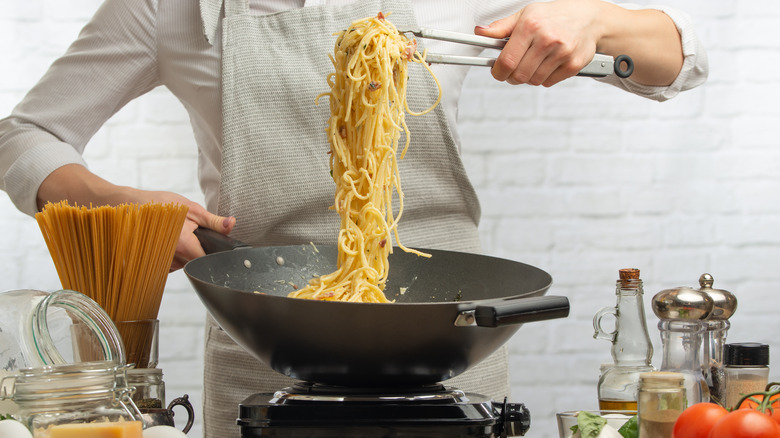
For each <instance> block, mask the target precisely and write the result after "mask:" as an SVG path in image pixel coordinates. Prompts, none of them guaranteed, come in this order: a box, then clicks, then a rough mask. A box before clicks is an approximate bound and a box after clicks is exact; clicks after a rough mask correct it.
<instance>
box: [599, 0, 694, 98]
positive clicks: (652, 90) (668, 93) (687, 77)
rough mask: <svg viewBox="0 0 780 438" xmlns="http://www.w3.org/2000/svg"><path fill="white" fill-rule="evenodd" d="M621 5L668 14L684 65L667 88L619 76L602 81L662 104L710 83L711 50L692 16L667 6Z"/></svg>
mask: <svg viewBox="0 0 780 438" xmlns="http://www.w3.org/2000/svg"><path fill="white" fill-rule="evenodd" d="M621 6H623V7H626V8H629V9H641V8H644V9H657V10H659V11H662V12H664V13H665V14H666V15H668V16H669V18H671V19H672V21H673V22H674V24H675V26H676V27H677V31H678V32H679V33H680V40H681V43H682V51H683V66H682V68H681V69H680V73H679V74H678V75H677V79H675V80H674V82H672V83H671V84H670V85H668V86H666V87H658V86H650V85H643V84H639V83H637V82H634V81H632V80H631V78H630V77H629V78H625V79H623V78H619V77H617V76H615V75H611V76H607V77H605V78H602V79H598V80H599V81H601V82H606V83H609V84H612V85H615V86H618V87H620V88H623V89H625V90H628V91H630V92H632V93H634V94H636V95H639V96H643V97H646V98H648V99H653V100H657V101H659V102H662V101H665V100H669V99H671V98H673V97H675V96H677V95H678V94H680V92H681V91H685V90H690V89H691V88H695V87H698V86H699V85H701V84H703V83H704V82H705V81H706V80H707V76H708V75H709V62H708V59H707V51H706V50H705V48H704V46H703V45H702V43H701V40H700V39H699V37H698V36H697V34H696V30H695V28H694V26H693V22H692V21H691V18H690V16H689V15H688V14H686V13H684V12H682V11H679V10H676V9H673V8H669V7H666V6H646V7H641V8H640V7H639V6H636V5H630V4H624V5H621Z"/></svg>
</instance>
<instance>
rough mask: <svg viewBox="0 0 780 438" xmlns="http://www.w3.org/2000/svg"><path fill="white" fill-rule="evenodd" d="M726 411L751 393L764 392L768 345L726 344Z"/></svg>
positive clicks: (766, 381) (766, 379) (767, 370)
mask: <svg viewBox="0 0 780 438" xmlns="http://www.w3.org/2000/svg"><path fill="white" fill-rule="evenodd" d="M723 353H724V362H725V365H726V366H725V367H724V373H725V378H726V379H725V380H726V406H725V407H726V409H733V408H735V407H736V405H737V403H739V400H740V399H741V398H742V397H743V396H744V395H745V394H750V393H751V392H759V391H764V389H765V388H766V385H767V383H768V381H769V366H768V365H769V345H766V344H759V343H754V342H746V343H740V344H726V347H725V349H724V352H723Z"/></svg>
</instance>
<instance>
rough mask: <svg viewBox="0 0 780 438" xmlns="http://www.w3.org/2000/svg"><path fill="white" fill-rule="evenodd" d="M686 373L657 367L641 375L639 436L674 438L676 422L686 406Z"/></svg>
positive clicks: (638, 398)
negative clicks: (667, 370) (654, 370)
mask: <svg viewBox="0 0 780 438" xmlns="http://www.w3.org/2000/svg"><path fill="white" fill-rule="evenodd" d="M684 382H685V376H684V375H683V374H681V373H673V372H666V371H656V372H650V373H642V374H641V375H640V376H639V393H638V395H637V400H638V404H639V438H671V436H672V429H673V428H674V422H675V421H677V417H679V416H680V414H681V413H682V411H683V410H685V407H686V399H685V388H684V386H683V383H684Z"/></svg>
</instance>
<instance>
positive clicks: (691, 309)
mask: <svg viewBox="0 0 780 438" xmlns="http://www.w3.org/2000/svg"><path fill="white" fill-rule="evenodd" d="M652 307H653V312H654V313H655V314H656V316H658V318H660V319H684V320H702V319H707V318H708V317H709V316H710V314H711V313H712V310H713V308H714V302H713V300H712V298H711V297H710V296H709V295H707V294H706V293H704V292H702V291H700V290H698V289H692V288H690V287H677V288H674V289H666V290H662V291H661V292H658V293H657V294H655V296H654V297H653V301H652Z"/></svg>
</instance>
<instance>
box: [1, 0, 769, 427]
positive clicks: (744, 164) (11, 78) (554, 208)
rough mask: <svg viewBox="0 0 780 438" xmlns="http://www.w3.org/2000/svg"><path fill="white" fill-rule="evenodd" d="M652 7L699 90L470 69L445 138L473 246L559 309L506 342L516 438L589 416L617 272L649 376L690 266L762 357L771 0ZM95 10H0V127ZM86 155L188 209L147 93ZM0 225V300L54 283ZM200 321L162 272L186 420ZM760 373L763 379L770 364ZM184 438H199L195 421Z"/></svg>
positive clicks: (168, 351)
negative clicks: (521, 429)
mask: <svg viewBox="0 0 780 438" xmlns="http://www.w3.org/2000/svg"><path fill="white" fill-rule="evenodd" d="M667 3H669V4H674V5H675V6H676V7H679V8H680V9H683V10H685V11H688V12H689V13H690V14H691V15H692V16H693V19H694V21H695V22H696V23H697V26H698V29H699V34H700V36H701V38H702V40H703V41H704V44H705V45H706V46H707V48H708V50H709V56H710V65H711V75H710V80H709V82H708V83H707V84H706V85H705V86H703V87H701V88H699V89H696V90H694V91H691V92H688V93H686V94H683V95H681V96H679V97H678V98H676V99H674V100H672V101H670V102H666V103H662V104H659V103H656V102H650V101H645V100H642V99H640V98H637V97H635V96H631V95H628V94H626V93H623V92H620V91H618V90H615V89H613V88H611V87H608V86H605V85H601V84H597V83H594V82H593V81H590V80H587V79H582V78H577V79H572V80H570V81H568V82H566V83H564V84H560V85H559V86H556V87H554V88H551V89H538V88H532V87H509V86H506V85H504V84H500V83H496V82H495V81H493V80H492V79H491V77H490V76H489V74H488V72H487V70H482V69H475V70H474V71H472V73H471V74H470V76H469V78H468V80H467V81H466V85H465V89H464V91H463V99H462V105H461V109H460V116H461V123H460V125H461V126H460V131H461V135H462V138H463V155H464V158H465V161H466V166H467V168H468V171H469V172H470V174H471V176H472V178H473V181H474V184H475V185H476V187H477V189H478V192H479V195H480V197H481V200H482V205H483V222H482V227H481V234H482V237H483V238H484V244H485V248H486V251H487V252H488V253H489V254H492V255H497V256H501V257H506V258H511V259H514V260H518V261H523V262H526V263H530V264H532V265H536V266H539V267H541V268H543V269H545V270H547V271H548V272H550V273H551V274H552V276H553V279H554V286H553V288H552V290H551V291H550V293H552V294H558V295H566V296H568V297H569V298H570V300H571V306H572V307H571V316H570V317H569V318H567V319H564V320H556V321H549V322H542V323H535V324H529V325H527V326H525V327H523V328H522V329H521V330H520V331H519V333H518V334H517V335H516V336H515V337H514V338H513V339H512V340H511V341H510V344H509V345H510V348H511V352H512V355H511V366H512V383H513V394H512V395H513V399H514V401H518V402H524V403H526V404H527V405H528V406H529V408H530V409H531V412H532V415H533V425H532V429H531V432H530V433H529V436H531V437H534V438H543V437H554V436H556V425H555V420H554V414H555V412H556V411H561V410H569V409H585V408H595V407H596V398H595V384H596V378H597V374H598V368H599V364H600V363H602V362H605V361H607V360H609V344H608V343H607V342H603V341H596V340H594V339H593V338H592V329H591V320H592V317H593V314H594V313H595V312H596V311H597V310H598V309H599V308H601V307H603V306H608V305H614V301H615V298H614V281H615V277H616V274H617V270H618V269H619V268H623V267H638V268H640V269H642V277H643V278H644V280H645V290H646V296H645V303H646V305H648V314H649V316H648V325H649V328H650V333H651V337H652V339H653V341H654V343H655V346H656V359H655V364H656V365H659V364H660V350H661V346H660V342H659V338H658V331H657V329H656V328H655V325H656V322H657V320H656V319H655V318H654V317H652V312H650V310H649V299H650V297H652V295H653V294H655V293H656V292H658V291H660V290H662V289H665V288H669V287H675V286H680V285H687V286H695V285H696V282H697V279H698V277H699V275H700V274H702V273H704V272H710V273H712V274H713V275H714V276H715V280H716V283H715V286H716V287H720V288H724V289H728V290H731V291H732V292H734V293H735V294H736V295H737V296H738V298H739V300H740V307H739V310H738V312H737V314H736V315H735V316H734V318H733V319H732V323H733V328H732V330H731V332H730V334H729V340H730V341H761V342H765V343H768V344H770V346H771V348H772V349H773V351H775V350H777V349H779V348H780V344H778V342H777V341H776V338H775V337H774V336H773V335H775V334H776V333H778V330H779V329H780V322H778V321H780V320H779V319H778V318H777V317H776V314H777V312H778V310H779V309H780V305H777V304H776V303H778V299H777V287H778V286H777V285H778V283H780V269H778V267H779V266H778V265H779V264H780V174H779V173H778V172H777V168H776V163H778V162H780V147H778V146H780V145H779V144H778V143H780V140H778V138H780V123H778V121H779V119H778V117H779V116H780V106H778V105H777V102H778V101H780V73H779V72H778V71H779V70H780V42H778V39H777V38H776V29H777V27H778V25H780V3H778V2H775V1H771V0H752V1H749V2H747V1H745V2H738V1H736V0H715V1H703V0H698V1H697V0H681V1H676V2H667ZM99 4H100V1H99V0H68V1H66V2H63V1H54V0H27V1H18V0H11V1H3V2H0V41H2V43H0V59H2V68H0V117H2V116H4V115H7V114H8V113H9V112H10V111H11V109H12V107H13V105H14V104H15V103H16V102H17V101H18V100H19V99H20V98H21V97H22V96H23V94H24V92H25V91H26V89H28V88H29V87H31V86H32V85H33V84H34V82H35V81H36V80H37V78H38V77H40V76H41V75H42V74H43V72H44V71H45V69H46V68H47V66H48V65H49V63H51V61H52V60H53V59H54V58H55V57H56V56H58V55H59V54H61V53H62V52H63V51H64V49H65V47H66V46H67V44H68V43H69V42H70V41H71V40H72V39H73V38H74V37H75V36H76V34H77V33H78V30H79V29H80V27H81V26H82V25H83V23H84V22H85V21H86V20H87V19H88V18H89V16H91V14H92V12H93V11H94V10H95V9H96V8H97V6H98V5H99ZM87 156H88V158H89V161H90V164H91V166H92V167H93V169H94V170H95V171H97V172H98V173H100V174H102V175H103V176H105V177H107V178H109V179H111V180H112V181H114V182H116V183H120V184H133V185H138V186H141V187H144V188H156V189H168V190H174V191H179V192H181V193H182V194H184V195H186V196H189V197H191V198H193V199H196V200H201V199H202V195H201V194H200V190H199V188H198V185H197V182H196V174H195V160H196V149H195V144H194V141H193V140H192V135H191V131H190V128H189V122H188V117H187V115H186V113H185V112H184V110H183V109H182V108H181V106H180V104H179V103H178V101H177V100H176V99H174V98H173V97H171V96H170V95H169V94H168V93H167V92H165V91H164V90H156V91H154V92H152V93H150V94H149V95H147V96H145V97H143V98H142V99H139V100H137V101H135V102H132V103H131V104H130V105H128V106H127V107H126V108H125V109H123V110H122V111H121V112H120V113H119V114H117V115H116V116H115V117H114V118H113V119H112V120H111V121H110V123H109V124H107V125H106V126H105V128H104V129H102V130H101V131H100V132H99V133H98V134H97V135H96V137H95V138H94V139H93V141H92V144H91V145H90V146H89V147H88V148H87ZM0 227H2V229H3V230H4V232H3V233H0V278H2V280H0V290H7V289H21V288H36V289H43V290H55V289H57V288H58V286H59V282H58V280H57V276H56V273H55V271H54V268H53V265H52V263H51V260H50V258H49V255H48V253H47V251H46V248H45V246H44V244H43V241H42V239H41V238H40V237H39V236H40V232H39V230H38V229H37V225H36V224H35V222H34V221H33V220H32V219H30V218H28V217H26V216H24V215H22V214H21V213H19V212H18V211H16V210H15V209H14V207H13V205H12V204H11V203H10V201H9V200H8V198H7V197H6V196H5V195H4V194H3V195H0ZM203 318H204V309H203V307H202V306H201V304H200V302H199V301H198V299H197V297H196V296H195V293H194V292H193V291H192V290H191V288H190V286H189V283H188V282H187V280H186V278H185V277H184V275H183V274H182V273H181V272H178V273H175V274H173V275H171V276H170V278H169V281H168V285H167V290H166V295H165V298H164V302H163V306H162V310H161V314H160V319H161V336H162V339H161V364H160V365H161V367H162V368H163V370H164V372H165V381H166V383H167V388H168V398H169V399H172V398H174V397H177V396H180V395H182V394H184V393H186V394H189V395H190V397H191V398H192V401H193V404H194V405H195V406H196V408H198V414H197V415H198V422H199V421H200V419H201V412H200V409H199V404H200V387H201V372H202V360H203V357H202V352H201V348H202V342H203V330H202V325H203V324H202V323H203ZM775 356H776V354H775ZM772 377H773V378H774V379H775V380H778V379H780V373H778V372H777V371H774V368H773V372H772ZM183 415H184V413H183V412H182V413H181V414H180V416H179V417H178V418H181V416H183ZM180 421H182V420H180ZM190 436H196V437H197V436H201V429H200V425H199V423H198V424H196V426H195V428H194V429H193V431H192V433H190Z"/></svg>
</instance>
